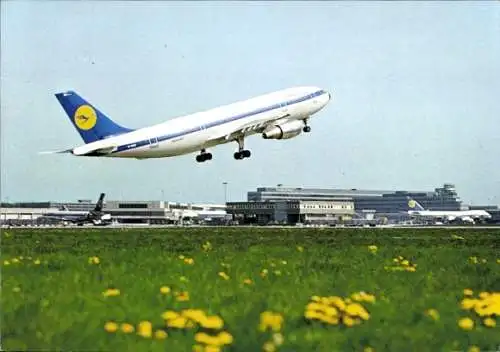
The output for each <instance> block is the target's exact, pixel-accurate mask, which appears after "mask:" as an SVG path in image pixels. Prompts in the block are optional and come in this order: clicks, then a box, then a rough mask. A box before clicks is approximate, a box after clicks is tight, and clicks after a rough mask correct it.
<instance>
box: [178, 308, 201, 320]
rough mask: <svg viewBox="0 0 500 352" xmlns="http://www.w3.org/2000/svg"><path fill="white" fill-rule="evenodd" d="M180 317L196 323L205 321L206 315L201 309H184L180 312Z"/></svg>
mask: <svg viewBox="0 0 500 352" xmlns="http://www.w3.org/2000/svg"><path fill="white" fill-rule="evenodd" d="M182 315H183V316H185V317H186V318H188V319H191V320H193V321H195V322H197V323H200V322H201V321H204V320H205V319H206V315H205V313H204V312H203V311H202V310H201V309H185V310H183V311H182Z"/></svg>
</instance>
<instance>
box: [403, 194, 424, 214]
mask: <svg viewBox="0 0 500 352" xmlns="http://www.w3.org/2000/svg"><path fill="white" fill-rule="evenodd" d="M406 200H407V205H408V210H417V211H422V210H425V209H424V207H423V206H421V205H420V203H418V202H417V201H416V200H414V199H413V198H411V197H406Z"/></svg>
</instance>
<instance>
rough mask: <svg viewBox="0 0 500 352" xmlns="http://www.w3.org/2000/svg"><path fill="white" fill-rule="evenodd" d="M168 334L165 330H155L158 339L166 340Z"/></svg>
mask: <svg viewBox="0 0 500 352" xmlns="http://www.w3.org/2000/svg"><path fill="white" fill-rule="evenodd" d="M167 336H168V334H167V333H166V331H164V330H156V331H155V339H157V340H165V339H166V338H167Z"/></svg>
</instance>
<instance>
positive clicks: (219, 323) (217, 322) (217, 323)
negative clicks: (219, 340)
mask: <svg viewBox="0 0 500 352" xmlns="http://www.w3.org/2000/svg"><path fill="white" fill-rule="evenodd" d="M199 323H200V325H201V326H202V327H204V328H205V329H222V328H223V327H224V320H222V318H221V317H219V316H217V315H212V316H208V317H205V318H204V319H202V320H200V321H199Z"/></svg>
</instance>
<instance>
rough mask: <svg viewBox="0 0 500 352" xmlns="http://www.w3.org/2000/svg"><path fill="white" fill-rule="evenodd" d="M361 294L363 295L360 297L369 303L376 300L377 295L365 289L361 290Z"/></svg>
mask: <svg viewBox="0 0 500 352" xmlns="http://www.w3.org/2000/svg"><path fill="white" fill-rule="evenodd" d="M359 294H360V296H361V297H360V298H361V301H365V302H369V303H373V302H375V296H374V295H371V294H369V293H366V292H363V291H361V292H360V293H359Z"/></svg>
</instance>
